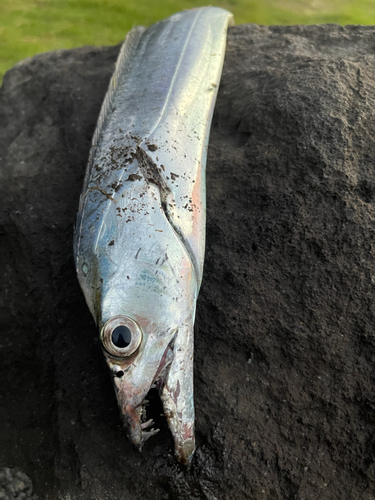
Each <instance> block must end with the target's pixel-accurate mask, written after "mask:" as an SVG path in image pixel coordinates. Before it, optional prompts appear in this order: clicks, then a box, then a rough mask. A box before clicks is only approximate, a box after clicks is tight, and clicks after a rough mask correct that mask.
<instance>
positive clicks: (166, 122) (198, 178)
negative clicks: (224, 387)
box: [74, 7, 233, 464]
mask: <svg viewBox="0 0 375 500" xmlns="http://www.w3.org/2000/svg"><path fill="white" fill-rule="evenodd" d="M232 22H233V20H232V15H231V14H230V13H229V12H227V11H225V10H223V9H219V8H215V7H207V8H200V9H194V10H190V11H184V12H181V13H178V14H175V15H173V16H171V17H170V18H168V19H166V20H164V21H160V22H159V23H156V24H155V25H153V26H151V27H150V28H148V29H145V28H135V29H134V30H132V31H131V32H130V33H129V35H128V36H127V38H126V40H125V42H124V44H123V46H122V48H121V51H120V54H119V57H118V60H117V63H116V68H115V71H114V74H113V76H112V79H111V82H110V86H109V90H108V92H107V95H106V97H105V100H104V102H103V105H102V110H101V113H100V116H99V119H98V124H97V128H96V131H95V134H94V137H93V142H92V148H91V152H90V158H89V163H88V167H87V172H86V177H85V181H84V186H83V190H82V194H81V198H80V205H79V211H78V215H77V224H76V232H75V238H74V252H75V262H76V269H77V274H78V279H79V282H80V285H81V287H82V290H83V292H84V295H85V298H86V302H87V304H88V307H89V308H90V311H91V313H92V315H93V317H94V319H95V321H96V323H97V325H98V327H99V330H100V335H101V340H102V344H103V352H104V355H105V358H106V361H107V364H108V366H109V368H110V370H111V372H112V374H113V380H114V386H115V390H116V395H117V400H118V403H119V406H120V410H121V413H122V416H123V419H124V422H125V425H126V427H127V430H128V434H129V437H130V439H131V440H132V441H133V443H134V444H135V445H137V446H138V448H141V447H142V445H143V443H144V441H145V440H146V439H147V438H148V437H150V436H151V435H153V434H155V433H156V432H157V430H156V429H154V428H153V426H152V424H153V423H152V422H151V421H150V420H147V415H146V412H145V405H144V400H145V396H146V394H147V393H148V391H149V390H150V388H151V387H157V388H158V390H159V393H160V396H161V399H162V402H163V408H164V413H165V415H166V418H167V420H168V423H169V427H170V429H171V432H172V435H173V438H174V442H175V454H176V456H177V458H178V460H180V461H181V462H182V463H185V464H189V463H190V460H191V457H192V455H193V453H194V446H195V445H194V402H193V329H194V318H195V307H196V300H197V296H198V292H199V287H200V284H201V280H202V272H203V259H204V247H205V164H206V156H207V145H208V136H209V129H210V124H211V119H212V113H213V108H214V104H215V100H216V95H217V90H218V86H219V82H220V76H221V71H222V65H223V60H224V53H225V44H226V31H227V27H228V25H229V24H231V23H232ZM146 429H148V430H146Z"/></svg>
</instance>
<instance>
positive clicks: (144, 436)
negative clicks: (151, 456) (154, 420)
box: [142, 429, 159, 441]
mask: <svg viewBox="0 0 375 500" xmlns="http://www.w3.org/2000/svg"><path fill="white" fill-rule="evenodd" d="M158 432H159V429H151V430H150V431H143V432H142V439H143V441H147V439H149V438H150V437H151V436H155V434H157V433H158Z"/></svg>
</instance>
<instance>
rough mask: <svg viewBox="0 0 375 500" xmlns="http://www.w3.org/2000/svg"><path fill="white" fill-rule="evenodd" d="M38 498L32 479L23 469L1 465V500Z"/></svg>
mask: <svg viewBox="0 0 375 500" xmlns="http://www.w3.org/2000/svg"><path fill="white" fill-rule="evenodd" d="M23 499H25V500H36V496H35V495H33V485H32V482H31V479H30V478H29V477H28V476H26V474H24V473H23V472H22V471H20V470H17V469H10V468H9V467H0V500H23Z"/></svg>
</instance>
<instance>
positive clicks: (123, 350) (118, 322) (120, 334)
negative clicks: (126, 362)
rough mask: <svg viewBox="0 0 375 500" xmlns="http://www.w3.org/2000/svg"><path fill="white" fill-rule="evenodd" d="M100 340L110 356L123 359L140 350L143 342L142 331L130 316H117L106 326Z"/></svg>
mask: <svg viewBox="0 0 375 500" xmlns="http://www.w3.org/2000/svg"><path fill="white" fill-rule="evenodd" d="M100 338H101V341H102V344H103V347H104V349H105V350H106V351H107V353H108V354H110V355H111V356H114V357H117V358H123V357H127V356H130V355H131V354H133V353H134V352H135V351H136V350H137V349H138V347H139V346H140V344H141V341H142V330H141V328H140V326H139V325H138V324H137V323H136V322H135V321H134V320H133V319H131V318H129V317H128V316H115V317H113V318H111V319H109V320H108V321H107V322H106V323H105V324H104V326H103V328H102V331H101V332H100Z"/></svg>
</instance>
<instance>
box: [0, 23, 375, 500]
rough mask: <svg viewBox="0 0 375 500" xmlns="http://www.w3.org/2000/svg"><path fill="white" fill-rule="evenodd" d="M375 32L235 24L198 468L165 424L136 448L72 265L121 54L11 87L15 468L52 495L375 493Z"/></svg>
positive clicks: (218, 127) (9, 363) (214, 217)
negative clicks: (177, 448) (104, 107)
mask: <svg viewBox="0 0 375 500" xmlns="http://www.w3.org/2000/svg"><path fill="white" fill-rule="evenodd" d="M374 40H375V28H373V27H357V26H356V27H354V26H348V27H345V28H342V27H338V26H334V25H327V26H293V27H259V26H256V25H246V26H238V27H234V28H231V29H230V32H229V37H228V50H227V56H226V61H225V67H224V72H223V79H222V84H221V86H220V91H219V97H218V101H217V106H216V111H215V116H214V120H213V127H212V133H211V140H210V149H209V155H208V163H207V193H208V218H207V254H206V261H205V274H204V281H203V286H202V290H201V294H200V298H199V302H198V310H197V320H196V341H195V359H196V363H195V393H196V396H195V402H196V431H197V445H198V447H197V452H196V456H195V459H194V462H193V466H192V469H191V471H190V472H188V473H186V472H184V471H181V470H180V469H179V467H178V465H177V464H176V462H175V460H174V458H173V456H172V442H171V437H170V435H169V431H168V429H167V426H166V424H165V423H163V421H162V423H161V425H162V429H161V432H160V433H159V434H158V435H157V436H155V437H154V438H153V439H150V440H149V441H148V442H147V443H146V445H145V446H144V449H143V451H142V453H141V454H140V453H139V452H138V451H137V450H135V449H133V447H132V445H131V444H130V443H129V441H128V440H127V438H126V435H125V432H124V431H123V429H122V425H121V421H120V417H119V412H118V409H117V403H116V399H115V395H114V391H113V388H112V381H111V379H110V376H109V373H108V371H107V368H106V365H105V362H104V358H103V356H102V353H101V349H100V344H99V339H98V332H97V331H96V327H95V325H94V322H93V320H92V318H91V316H90V313H89V311H88V309H87V306H86V304H85V301H84V298H83V295H82V293H81V291H80V288H79V286H78V282H77V279H76V276H75V270H74V265H73V256H72V233H73V222H74V219H75V214H76V210H77V206H78V197H79V193H80V190H81V186H82V181H83V175H84V171H85V167H86V161H87V157H88V152H89V147H90V140H91V136H92V133H93V130H94V127H95V122H96V119H97V116H98V112H99V109H100V104H101V100H102V99H103V96H104V94H105V91H106V88H107V85H108V81H109V78H110V75H111V73H112V70H113V65H114V63H115V60H116V56H117V53H118V49H119V48H118V47H110V48H83V49H76V50H69V51H61V52H54V53H49V54H43V55H40V56H37V57H35V58H33V59H29V60H26V61H24V62H22V63H20V64H18V65H16V66H15V67H14V68H13V69H12V70H11V71H9V72H8V73H7V74H6V75H5V78H4V84H3V87H2V89H1V94H0V100H1V101H0V102H1V105H0V158H1V160H0V161H1V176H2V180H1V183H0V191H1V192H0V197H1V200H2V211H1V214H0V238H1V252H0V270H1V273H2V282H1V303H0V305H1V308H0V322H1V353H2V363H1V368H0V374H1V381H2V383H1V401H0V412H1V413H0V418H1V420H0V425H1V430H2V431H1V433H0V466H1V465H4V466H7V467H18V468H20V469H21V470H22V471H25V473H27V475H28V476H30V477H31V478H32V480H33V483H34V489H35V492H36V494H37V495H38V497H39V498H41V499H49V500H55V499H57V498H58V492H60V497H59V498H61V499H68V498H74V500H93V499H98V500H99V499H100V500H105V499H110V500H122V499H125V498H132V500H137V499H152V500H159V499H160V500H162V499H165V500H167V499H171V500H172V499H183V500H188V499H202V500H203V499H212V500H213V499H218V500H222V499H224V500H233V499H236V500H242V499H251V500H260V499H268V500H274V499H280V500H286V499H290V500H303V499H304V500H314V499H319V500H352V499H361V500H373V498H374V497H375V480H374V479H375V478H374V475H375V428H374V422H375V392H374V385H375V380H374V379H375V370H374V367H375V333H374V324H375V318H374V314H375V305H374V295H375V293H374V292H375V225H374V220H375V175H374V171H375V169H374V161H375V160H374V158H375V115H374V102H375V84H374V82H375V57H374V55H375V44H374ZM152 404H154V405H157V404H158V403H157V400H155V401H154V402H152ZM157 411H158V412H159V413H160V408H157Z"/></svg>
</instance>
